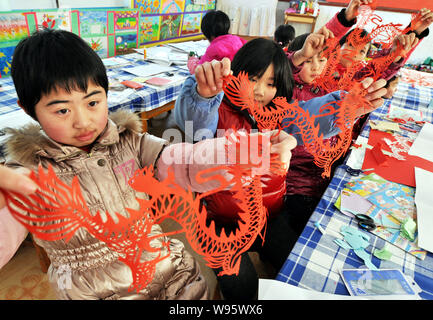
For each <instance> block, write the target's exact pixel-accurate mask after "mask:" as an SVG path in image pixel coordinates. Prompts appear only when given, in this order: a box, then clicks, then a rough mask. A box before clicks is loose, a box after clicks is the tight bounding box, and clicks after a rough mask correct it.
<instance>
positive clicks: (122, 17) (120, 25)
mask: <svg viewBox="0 0 433 320" xmlns="http://www.w3.org/2000/svg"><path fill="white" fill-rule="evenodd" d="M137 24H138V12H136V11H119V12H116V13H115V15H114V26H115V28H116V30H134V29H135V30H136V29H137Z"/></svg>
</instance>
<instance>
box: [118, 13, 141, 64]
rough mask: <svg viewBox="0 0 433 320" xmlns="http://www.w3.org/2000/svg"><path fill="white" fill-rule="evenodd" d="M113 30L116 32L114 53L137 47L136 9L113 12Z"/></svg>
mask: <svg viewBox="0 0 433 320" xmlns="http://www.w3.org/2000/svg"><path fill="white" fill-rule="evenodd" d="M114 30H115V33H116V37H115V39H116V40H115V41H116V42H115V43H116V44H115V46H116V55H117V54H125V53H128V52H130V50H131V49H133V48H137V47H138V46H137V43H138V39H137V34H138V11H136V10H133V11H132V10H131V11H116V12H114Z"/></svg>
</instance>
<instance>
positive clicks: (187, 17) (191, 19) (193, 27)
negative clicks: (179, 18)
mask: <svg viewBox="0 0 433 320" xmlns="http://www.w3.org/2000/svg"><path fill="white" fill-rule="evenodd" d="M200 24H201V13H188V14H184V16H183V22H182V30H181V35H182V36H184V35H189V34H197V33H200Z"/></svg>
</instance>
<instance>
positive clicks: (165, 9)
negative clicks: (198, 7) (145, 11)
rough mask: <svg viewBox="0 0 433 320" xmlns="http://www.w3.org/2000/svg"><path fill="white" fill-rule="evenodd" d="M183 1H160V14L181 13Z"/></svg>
mask: <svg viewBox="0 0 433 320" xmlns="http://www.w3.org/2000/svg"><path fill="white" fill-rule="evenodd" d="M184 4H185V1H184V0H161V8H160V12H161V13H181V12H183V7H184Z"/></svg>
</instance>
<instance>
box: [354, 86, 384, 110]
mask: <svg viewBox="0 0 433 320" xmlns="http://www.w3.org/2000/svg"><path fill="white" fill-rule="evenodd" d="M361 84H362V86H363V87H364V89H365V90H366V91H367V94H366V95H365V96H364V99H365V100H366V101H367V102H368V103H369V105H368V106H364V108H363V110H359V109H358V110H357V116H358V117H359V116H362V115H364V114H367V113H370V112H371V111H373V110H375V109H377V108H379V107H380V106H381V105H382V104H383V102H384V100H383V99H382V97H383V96H384V95H385V94H386V92H387V90H386V88H384V87H385V85H386V80H385V79H379V80H377V81H374V80H373V78H365V79H364V80H363V81H361Z"/></svg>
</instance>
